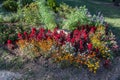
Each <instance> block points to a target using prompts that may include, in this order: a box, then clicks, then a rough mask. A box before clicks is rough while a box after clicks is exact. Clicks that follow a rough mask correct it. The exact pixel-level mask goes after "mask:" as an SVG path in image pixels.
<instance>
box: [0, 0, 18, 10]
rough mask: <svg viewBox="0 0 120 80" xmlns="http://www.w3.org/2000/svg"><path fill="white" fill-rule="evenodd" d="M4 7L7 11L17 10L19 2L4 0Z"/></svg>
mask: <svg viewBox="0 0 120 80" xmlns="http://www.w3.org/2000/svg"><path fill="white" fill-rule="evenodd" d="M2 7H3V8H4V9H5V10H7V11H13V12H15V11H17V7H18V5H17V2H16V1H14V0H6V1H4V2H3V4H2Z"/></svg>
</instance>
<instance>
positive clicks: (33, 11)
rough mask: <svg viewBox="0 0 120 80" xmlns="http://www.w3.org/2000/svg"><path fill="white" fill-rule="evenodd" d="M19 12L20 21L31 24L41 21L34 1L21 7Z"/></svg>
mask: <svg viewBox="0 0 120 80" xmlns="http://www.w3.org/2000/svg"><path fill="white" fill-rule="evenodd" d="M19 14H22V17H21V22H23V23H26V24H32V25H36V24H40V23H41V16H40V15H39V11H38V5H37V3H36V2H33V3H31V4H29V5H26V6H25V7H24V8H22V9H21V12H20V13H19Z"/></svg>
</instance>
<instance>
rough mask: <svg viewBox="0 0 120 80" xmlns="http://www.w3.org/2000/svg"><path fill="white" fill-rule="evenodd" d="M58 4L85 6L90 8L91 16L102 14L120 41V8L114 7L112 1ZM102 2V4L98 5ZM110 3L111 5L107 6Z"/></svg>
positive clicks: (81, 0)
mask: <svg viewBox="0 0 120 80" xmlns="http://www.w3.org/2000/svg"><path fill="white" fill-rule="evenodd" d="M57 1H58V3H60V2H65V3H66V4H69V5H70V6H73V7H75V6H84V5H86V7H87V8H88V10H89V11H90V12H91V14H97V13H98V12H101V13H102V14H103V15H104V17H105V21H106V22H108V23H109V24H110V25H111V26H112V27H111V29H112V31H113V32H114V33H115V35H116V36H117V38H118V39H119V40H120V37H119V35H120V33H119V31H120V7H115V6H113V3H112V0H57ZM96 2H100V3H96ZM105 3H110V4H105Z"/></svg>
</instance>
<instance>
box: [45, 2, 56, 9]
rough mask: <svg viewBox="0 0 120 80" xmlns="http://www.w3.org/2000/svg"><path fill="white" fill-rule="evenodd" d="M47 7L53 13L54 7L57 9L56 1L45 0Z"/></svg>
mask: <svg viewBox="0 0 120 80" xmlns="http://www.w3.org/2000/svg"><path fill="white" fill-rule="evenodd" d="M47 5H48V6H49V7H50V8H51V9H53V10H54V11H56V7H57V3H56V0H47Z"/></svg>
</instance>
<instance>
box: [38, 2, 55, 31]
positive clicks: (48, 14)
mask: <svg viewBox="0 0 120 80" xmlns="http://www.w3.org/2000/svg"><path fill="white" fill-rule="evenodd" d="M38 1H39V2H38V6H39V15H41V17H42V19H41V20H42V22H43V23H44V24H45V28H47V29H54V28H55V27H56V22H55V18H54V13H53V12H52V11H51V10H50V9H49V8H48V7H47V6H46V2H45V0H38Z"/></svg>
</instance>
